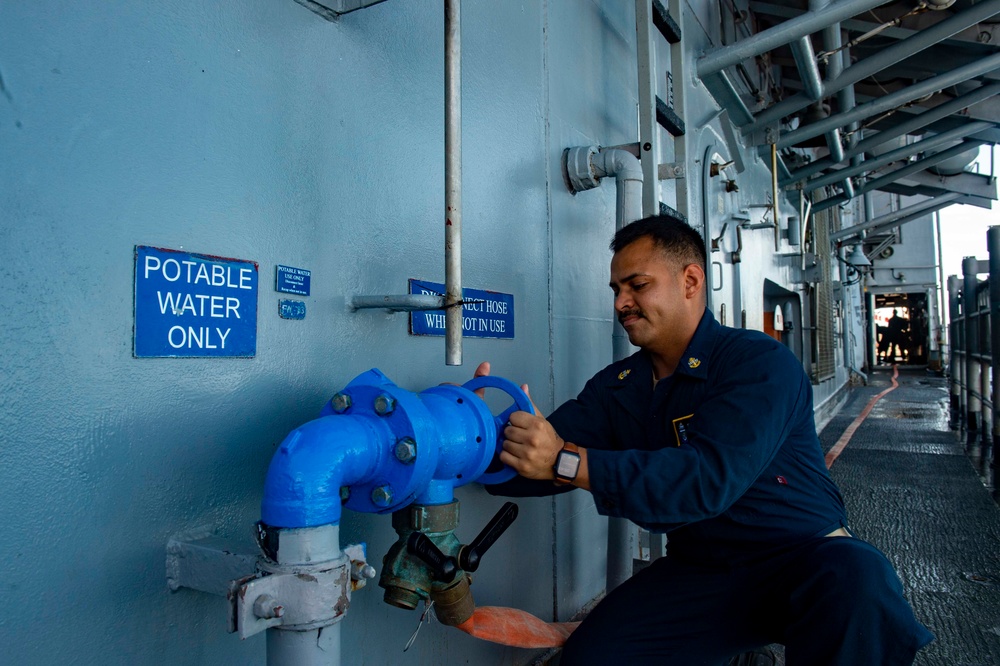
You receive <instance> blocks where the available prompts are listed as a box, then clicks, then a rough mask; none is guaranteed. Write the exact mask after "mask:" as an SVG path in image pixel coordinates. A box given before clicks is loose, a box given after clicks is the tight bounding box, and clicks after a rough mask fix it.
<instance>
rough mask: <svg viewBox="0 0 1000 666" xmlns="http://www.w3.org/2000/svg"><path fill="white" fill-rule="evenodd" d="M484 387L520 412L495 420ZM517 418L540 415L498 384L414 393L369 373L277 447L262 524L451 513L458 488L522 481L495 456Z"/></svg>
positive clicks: (510, 387)
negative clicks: (420, 511)
mask: <svg viewBox="0 0 1000 666" xmlns="http://www.w3.org/2000/svg"><path fill="white" fill-rule="evenodd" d="M480 388H499V389H500V390H502V391H504V392H505V393H507V394H508V395H510V396H511V397H512V398H513V399H514V404H513V405H511V406H510V408H509V409H507V410H505V411H504V412H503V413H502V414H500V415H499V416H494V415H493V414H492V413H491V412H490V410H489V407H487V405H486V403H485V402H483V400H481V399H480V398H479V397H478V396H477V395H476V394H475V393H474V392H473V391H475V390H476V389H480ZM516 409H518V410H523V411H529V412H533V409H532V406H531V401H530V400H529V399H528V397H527V396H526V395H525V394H524V393H523V392H522V391H521V390H520V389H519V388H518V387H517V386H516V385H515V384H513V383H512V382H510V381H508V380H506V379H503V378H501V377H479V378H476V379H474V380H472V381H471V382H468V383H466V384H465V385H464V386H453V385H443V386H434V387H431V388H429V389H427V390H425V391H423V392H421V393H419V394H416V393H412V392H410V391H407V390H405V389H401V388H399V387H398V386H396V384H394V383H393V382H392V381H391V380H390V379H389V378H388V377H386V376H385V375H384V374H382V372H380V371H379V370H375V369H373V370H369V371H368V372H365V373H362V374H361V375H358V376H357V377H356V378H355V379H354V380H352V381H351V383H350V384H348V385H347V387H345V388H344V390H343V391H341V392H340V393H338V394H337V395H336V396H334V398H333V399H331V401H330V402H329V403H327V405H326V406H325V407H324V408H323V410H322V412H321V415H320V417H319V418H317V419H315V420H313V421H310V422H308V423H306V424H305V425H302V426H300V427H299V428H296V429H295V430H293V431H292V432H291V433H289V435H288V436H287V437H286V438H285V440H284V441H283V442H282V443H281V445H280V446H279V447H278V450H277V452H275V454H274V457H273V458H272V459H271V466H270V467H269V468H268V471H267V478H266V480H265V482H264V499H263V501H262V503H261V519H262V521H263V522H264V523H265V524H266V525H268V526H270V527H280V528H301V527H316V526H319V525H326V524H331V523H332V524H336V523H339V522H340V513H341V506H346V507H347V508H349V509H352V510H354V511H360V512H363V513H389V512H392V511H397V510H399V509H400V508H402V507H404V506H407V505H409V504H411V503H413V502H415V501H416V502H418V503H420V504H425V505H436V504H447V503H449V502H451V501H453V500H454V490H455V488H457V487H459V486H463V485H465V484H467V483H471V482H473V481H480V482H481V483H500V482H502V481H506V480H508V479H510V478H512V477H513V476H514V475H515V472H514V470H512V469H510V468H507V467H505V466H502V465H498V463H497V461H496V456H497V454H498V453H499V450H500V446H501V444H502V441H503V435H502V432H503V425H504V424H505V423H506V422H507V419H508V417H509V416H510V414H511V413H512V412H513V411H514V410H516ZM491 463H492V464H493V465H494V466H496V469H495V470H494V469H493V467H491Z"/></svg>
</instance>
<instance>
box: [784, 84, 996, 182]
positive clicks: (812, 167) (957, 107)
mask: <svg viewBox="0 0 1000 666" xmlns="http://www.w3.org/2000/svg"><path fill="white" fill-rule="evenodd" d="M994 95H1000V82H996V83H990V84H987V85H984V86H980V87H979V88H976V89H975V90H973V91H972V92H969V93H966V94H964V95H962V96H961V97H956V98H955V99H953V100H951V101H950V102H945V103H944V104H942V105H940V106H936V107H934V108H933V109H928V110H927V111H924V112H922V113H919V114H917V115H916V116H914V117H912V118H911V119H909V120H906V121H904V122H902V123H900V124H898V125H894V126H893V127H890V128H889V129H885V130H882V131H881V132H876V133H874V134H872V135H871V136H866V137H865V138H864V139H863V140H862V141H859V142H858V143H857V145H855V146H854V147H853V148H849V149H848V150H846V151H845V152H844V156H845V157H853V156H855V155H860V154H862V153H864V152H866V151H869V150H871V149H872V148H874V147H875V146H879V145H882V144H883V143H885V142H886V141H891V140H892V139H895V138H898V137H901V136H903V135H905V134H910V133H912V132H915V131H916V130H919V129H920V128H922V127H926V126H927V125H930V124H931V123H933V122H937V121H938V120H941V119H942V118H946V117H948V116H950V115H952V114H953V113H958V112H960V111H962V110H963V109H966V108H968V107H970V106H973V105H974V104H978V103H979V102H982V101H983V100H986V99H989V98H990V97H993V96H994ZM835 164H836V163H835V162H833V161H832V160H829V159H826V158H824V159H821V160H816V161H815V162H813V163H812V164H809V165H807V166H804V167H802V168H801V169H797V170H795V171H793V172H792V173H791V176H790V177H789V178H788V179H786V180H784V181H782V183H781V184H782V185H788V184H789V183H794V182H797V181H800V180H803V179H805V178H809V177H810V176H813V175H815V174H817V173H819V172H820V171H824V170H826V169H828V168H830V167H832V166H835Z"/></svg>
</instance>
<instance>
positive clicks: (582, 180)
mask: <svg viewBox="0 0 1000 666" xmlns="http://www.w3.org/2000/svg"><path fill="white" fill-rule="evenodd" d="M597 152H598V148H597V146H578V147H576V148H567V149H566V176H567V177H568V178H569V183H570V187H571V188H572V190H573V191H574V192H583V191H584V190H592V189H594V188H595V187H597V186H598V185H600V184H601V179H600V178H598V177H597V174H596V173H595V172H594V163H593V158H594V155H596V154H597Z"/></svg>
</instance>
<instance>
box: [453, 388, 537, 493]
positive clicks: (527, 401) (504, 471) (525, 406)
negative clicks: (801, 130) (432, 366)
mask: <svg viewBox="0 0 1000 666" xmlns="http://www.w3.org/2000/svg"><path fill="white" fill-rule="evenodd" d="M462 388H465V389H468V390H470V391H476V390H478V389H482V388H495V389H500V390H501V391H503V392H504V393H506V394H507V395H509V396H510V397H512V398H513V399H514V404H513V405H511V406H510V407H508V408H507V409H505V410H503V411H502V412H501V413H500V414H499V415H497V416H496V417H494V419H493V421H494V423H496V426H497V441H496V448H495V449H494V452H493V460H492V461H490V466H489V467H487V468H486V472H485V473H483V475H482V476H480V477H479V479H478V481H479V483H482V484H484V485H487V486H491V485H493V484H495V483H503V482H504V481H510V480H511V479H513V478H514V477H515V476H517V472H516V471H514V469H513V468H512V467H508V466H507V465H504V464H503V463H501V462H500V451H501V450H502V449H503V439H504V437H503V429H504V427H505V426H506V425H507V419H509V418H510V415H511V414H513V413H514V412H528V413H529V414H534V413H535V408H534V407H533V406H532V404H531V398H529V397H528V396H527V394H526V393H525V392H524V391H522V390H521V387H520V386H518V385H517V384H515V383H514V382H512V381H510V380H509V379H504V378H503V377H476V378H475V379H472V380H470V381H468V382H466V383H464V384H462Z"/></svg>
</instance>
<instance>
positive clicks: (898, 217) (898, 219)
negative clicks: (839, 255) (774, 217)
mask: <svg viewBox="0 0 1000 666" xmlns="http://www.w3.org/2000/svg"><path fill="white" fill-rule="evenodd" d="M961 198H962V195H961V194H959V193H957V192H952V193H950V194H943V195H941V196H939V197H935V198H933V199H927V200H926V201H921V202H920V203H916V204H913V205H912V206H907V207H906V208H900V209H899V210H897V211H895V212H892V213H889V214H887V215H883V216H882V217H876V218H875V219H874V220H869V221H868V222H864V223H862V224H856V225H854V226H853V227H847V228H846V229H841V230H840V231H835V232H833V233H832V234H830V240H831V241H838V240H844V239H847V238H852V237H854V236H858V235H860V234H861V232H862V231H870V232H871V233H872V234H874V233H878V231H879V230H881V229H887V228H889V227H896V226H899V225H901V224H904V223H905V222H909V221H911V220H915V219H917V218H918V217H923V216H924V215H929V214H931V213H932V212H934V211H936V210H940V209H942V208H944V207H945V206H947V205H948V204H951V203H954V202H955V201H957V200H958V199H961ZM820 203H823V202H820ZM815 210H816V207H815V206H814V207H813V211H815Z"/></svg>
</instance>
